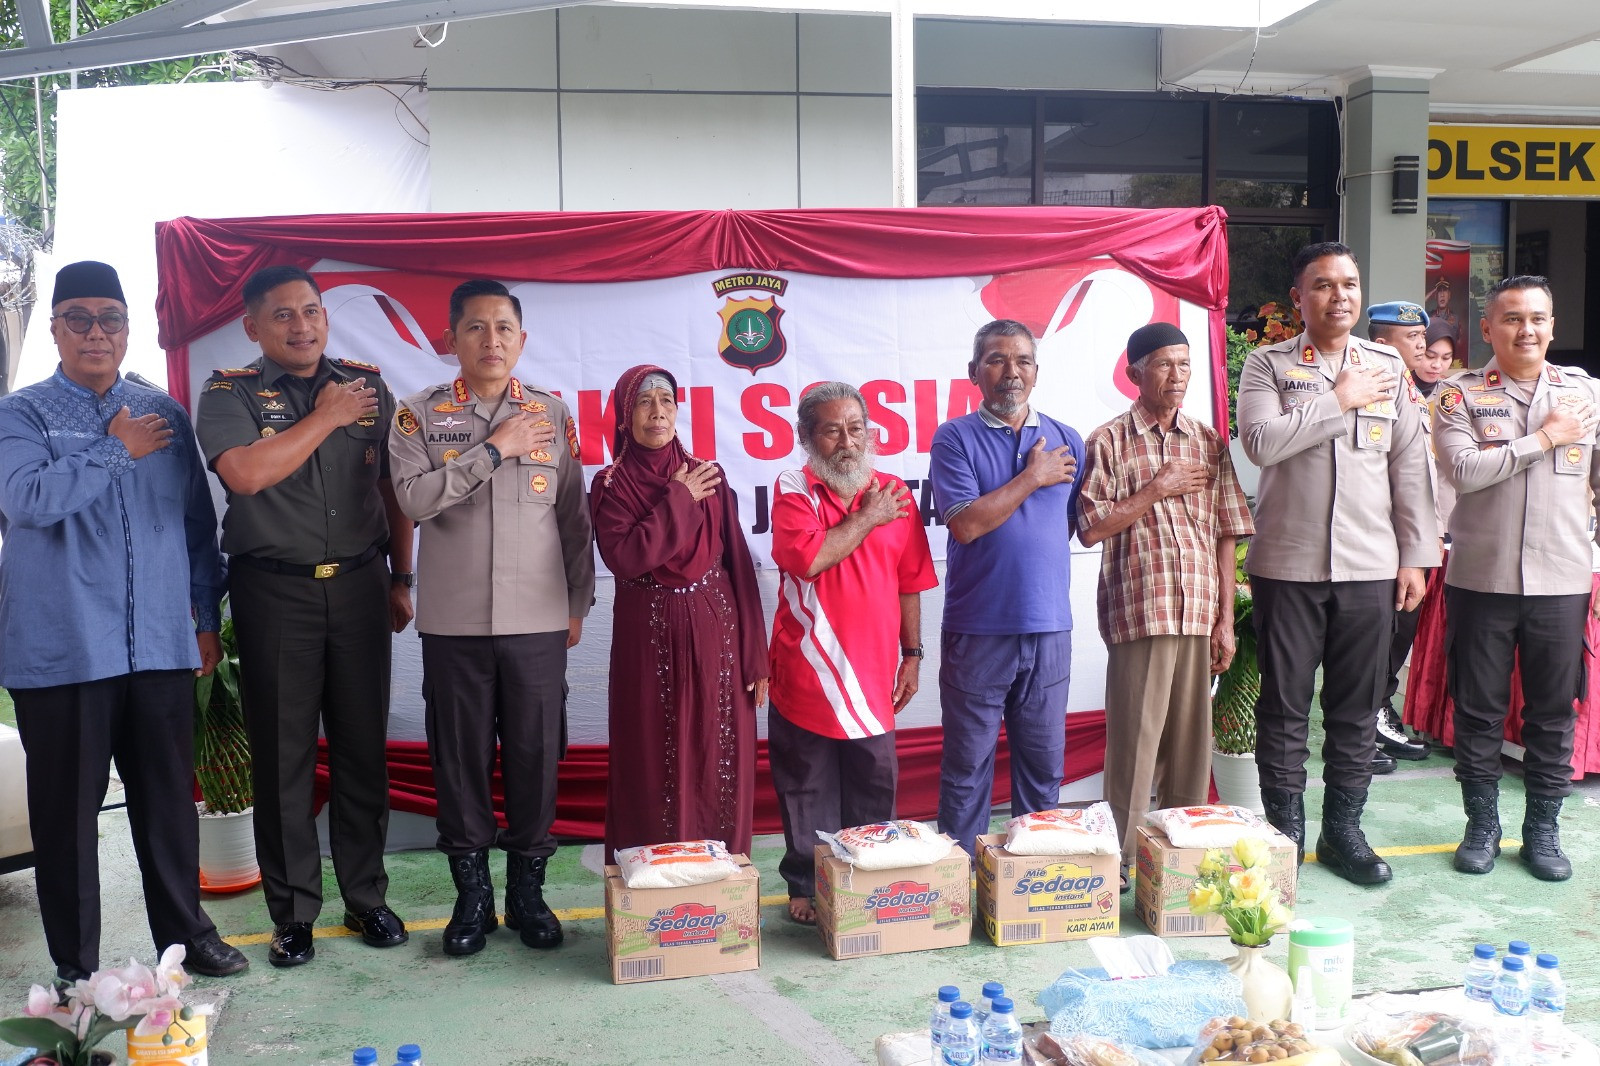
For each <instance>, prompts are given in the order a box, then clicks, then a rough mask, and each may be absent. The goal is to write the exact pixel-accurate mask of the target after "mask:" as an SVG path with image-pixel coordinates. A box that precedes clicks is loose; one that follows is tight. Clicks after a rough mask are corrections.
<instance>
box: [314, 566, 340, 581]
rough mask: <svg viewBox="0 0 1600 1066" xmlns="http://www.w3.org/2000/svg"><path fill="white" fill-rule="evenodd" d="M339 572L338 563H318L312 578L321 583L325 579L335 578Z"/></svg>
mask: <svg viewBox="0 0 1600 1066" xmlns="http://www.w3.org/2000/svg"><path fill="white" fill-rule="evenodd" d="M338 572H339V564H338V563H318V564H317V565H316V566H315V567H314V568H312V571H311V576H312V577H314V578H316V579H317V580H318V581H321V580H322V579H323V578H328V577H333V576H334V575H335V574H337V573H338Z"/></svg>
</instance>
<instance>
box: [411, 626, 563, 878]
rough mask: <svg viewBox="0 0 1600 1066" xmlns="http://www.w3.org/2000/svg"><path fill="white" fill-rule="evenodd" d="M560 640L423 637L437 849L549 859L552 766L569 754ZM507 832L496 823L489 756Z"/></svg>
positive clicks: (552, 636)
mask: <svg viewBox="0 0 1600 1066" xmlns="http://www.w3.org/2000/svg"><path fill="white" fill-rule="evenodd" d="M566 676H567V631H566V630H564V629H563V630H561V631H560V632H558V633H519V634H515V635H509V636H500V637H450V636H440V635H437V634H433V633H424V634H423V635H422V695H423V700H424V702H425V703H426V706H427V727H428V758H429V760H430V761H431V762H432V763H433V779H434V787H435V788H437V789H438V798H439V813H438V815H437V817H436V821H437V823H438V827H439V850H440V851H442V852H444V853H445V854H446V855H465V854H467V853H469V852H473V851H477V850H479V849H480V848H487V847H490V846H491V845H494V844H497V843H498V844H499V846H500V847H502V848H504V849H505V850H506V851H508V852H511V853H512V854H515V855H525V856H527V857H529V858H544V857H548V856H550V855H554V854H555V850H556V839H555V837H554V836H552V835H551V833H550V827H551V826H552V825H554V824H555V820H556V765H557V764H558V763H559V762H560V761H561V756H562V755H564V754H565V752H566V734H567V730H566V721H567V719H566V713H567V682H566ZM497 745H498V748H499V754H500V779H501V782H502V784H503V786H504V790H505V807H506V828H505V829H503V830H501V829H499V825H498V823H497V822H496V821H495V815H494V796H493V794H492V792H491V790H490V779H491V775H492V774H493V773H494V762H495V750H496V746H497Z"/></svg>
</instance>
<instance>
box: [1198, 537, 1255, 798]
mask: <svg viewBox="0 0 1600 1066" xmlns="http://www.w3.org/2000/svg"><path fill="white" fill-rule="evenodd" d="M1244 553H1245V546H1244V545H1243V544H1240V545H1239V546H1238V547H1237V548H1235V549H1234V581H1235V584H1234V592H1233V639H1234V645H1235V650H1234V653H1233V662H1232V663H1231V664H1230V665H1229V666H1228V668H1227V669H1226V670H1224V671H1223V672H1222V674H1221V675H1220V676H1219V677H1218V678H1217V687H1216V691H1215V692H1213V693H1212V696H1211V741H1212V750H1211V777H1212V780H1213V781H1215V783H1216V786H1217V796H1218V798H1220V799H1221V800H1222V802H1224V803H1231V804H1233V805H1234V806H1236V807H1246V808H1248V809H1250V810H1252V811H1255V812H1256V813H1257V814H1261V813H1263V812H1262V806H1261V783H1260V779H1259V778H1258V777H1257V774H1256V700H1257V699H1258V698H1259V697H1260V695H1261V670H1260V668H1259V667H1258V666H1257V665H1256V629H1255V618H1254V608H1255V604H1254V601H1253V600H1251V598H1250V582H1249V580H1248V575H1246V574H1245V572H1244Z"/></svg>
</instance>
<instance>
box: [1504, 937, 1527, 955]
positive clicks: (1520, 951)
mask: <svg viewBox="0 0 1600 1066" xmlns="http://www.w3.org/2000/svg"><path fill="white" fill-rule="evenodd" d="M1506 950H1507V951H1509V952H1511V954H1513V955H1532V954H1533V948H1532V947H1531V946H1529V944H1528V942H1527V941H1526V940H1513V941H1512V942H1511V943H1510V944H1508V945H1506Z"/></svg>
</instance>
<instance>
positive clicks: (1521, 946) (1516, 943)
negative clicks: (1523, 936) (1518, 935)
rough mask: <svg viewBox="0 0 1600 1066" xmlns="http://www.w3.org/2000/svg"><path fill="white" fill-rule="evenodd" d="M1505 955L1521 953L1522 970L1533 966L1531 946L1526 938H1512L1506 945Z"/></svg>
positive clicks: (1524, 970) (1525, 970)
mask: <svg viewBox="0 0 1600 1066" xmlns="http://www.w3.org/2000/svg"><path fill="white" fill-rule="evenodd" d="M1506 954H1507V955H1521V956H1522V966H1523V972H1524V973H1526V972H1527V971H1528V970H1531V969H1532V968H1533V946H1532V945H1531V944H1529V943H1528V942H1527V941H1526V940H1513V941H1512V942H1511V943H1509V944H1507V945H1506Z"/></svg>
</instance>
